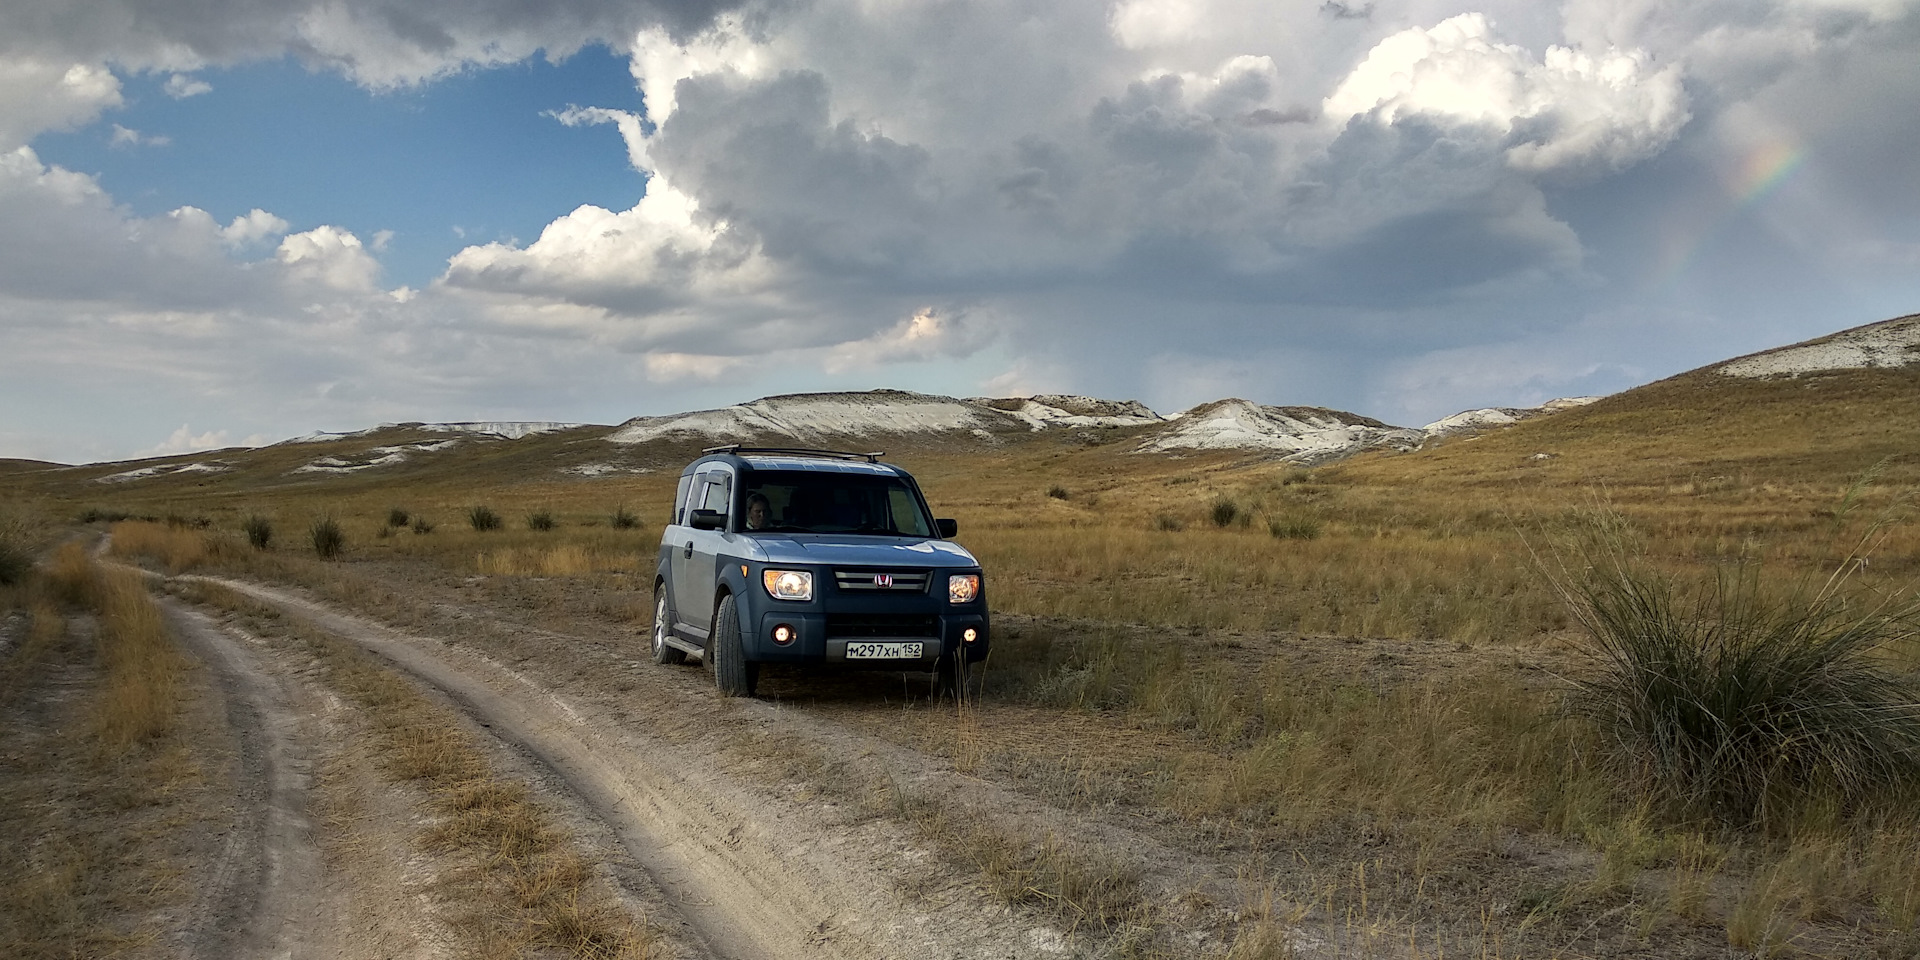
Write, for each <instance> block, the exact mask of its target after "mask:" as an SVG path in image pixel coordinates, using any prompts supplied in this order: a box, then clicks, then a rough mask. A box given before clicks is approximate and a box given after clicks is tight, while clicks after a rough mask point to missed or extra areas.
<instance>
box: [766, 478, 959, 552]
mask: <svg viewBox="0 0 1920 960" xmlns="http://www.w3.org/2000/svg"><path fill="white" fill-rule="evenodd" d="M745 482H746V488H745V491H744V493H745V498H744V499H743V500H742V512H741V514H740V517H741V522H740V529H741V530H743V531H746V532H749V533H762V532H766V533H873V534H883V535H885V534H892V535H897V536H908V537H930V536H933V521H932V520H930V519H928V518H927V513H926V510H925V509H923V508H922V507H921V506H920V498H919V497H917V496H915V495H914V493H913V488H912V487H909V486H907V484H906V483H905V481H902V480H900V479H899V478H897V477H885V476H874V475H863V474H848V473H826V472H813V471H807V470H756V471H753V472H752V473H748V474H746V475H745Z"/></svg>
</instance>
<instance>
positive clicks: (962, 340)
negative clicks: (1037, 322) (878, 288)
mask: <svg viewBox="0 0 1920 960" xmlns="http://www.w3.org/2000/svg"><path fill="white" fill-rule="evenodd" d="M989 337H990V333H989V332H988V331H986V330H984V329H982V328H981V327H980V326H979V325H978V324H975V323H970V322H968V318H967V316H966V315H965V314H960V315H957V316H947V315H943V314H941V313H938V312H936V311H935V310H934V308H932V307H923V308H921V309H920V310H918V311H915V313H914V314H913V316H911V317H908V318H906V319H905V320H902V321H900V322H899V323H897V324H895V325H893V326H892V327H889V328H887V329H885V330H882V331H880V332H879V333H876V334H874V335H873V336H871V337H866V338H863V339H860V340H853V341H849V342H847V343H842V344H839V345H837V346H835V347H833V348H831V349H830V350H828V351H827V356H826V359H825V360H824V361H823V362H822V364H821V366H822V369H824V370H826V372H828V373H844V372H846V371H849V370H859V369H871V368H874V367H880V366H884V365H887V364H893V363H915V362H920V361H926V360H937V359H942V358H949V357H964V356H967V355H969V354H971V353H973V352H974V351H975V350H978V349H980V347H982V346H984V345H985V343H986V340H987V339H988V338H989Z"/></svg>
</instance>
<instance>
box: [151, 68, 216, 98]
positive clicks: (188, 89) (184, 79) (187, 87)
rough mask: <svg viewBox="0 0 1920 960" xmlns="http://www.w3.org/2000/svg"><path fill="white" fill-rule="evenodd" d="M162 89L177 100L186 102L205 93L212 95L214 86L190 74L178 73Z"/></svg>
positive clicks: (170, 77)
mask: <svg viewBox="0 0 1920 960" xmlns="http://www.w3.org/2000/svg"><path fill="white" fill-rule="evenodd" d="M160 89H161V90H162V91H164V92H165V93H166V95H167V96H169V97H172V98H174V99H175V100H185V99H187V98H188V97H197V96H199V95H201V94H203V93H212V92H213V84H211V83H208V82H206V81H205V80H202V79H200V78H198V77H195V76H192V75H190V74H185V73H176V74H173V75H172V76H169V77H168V78H167V82H166V83H164V84H161V86H160Z"/></svg>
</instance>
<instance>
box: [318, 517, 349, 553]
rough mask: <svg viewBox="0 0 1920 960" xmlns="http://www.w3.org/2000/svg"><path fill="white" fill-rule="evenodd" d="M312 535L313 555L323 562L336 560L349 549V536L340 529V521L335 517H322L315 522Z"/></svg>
mask: <svg viewBox="0 0 1920 960" xmlns="http://www.w3.org/2000/svg"><path fill="white" fill-rule="evenodd" d="M310 533H311V537H312V540H313V554H314V556H316V557H319V558H320V559H322V560H332V559H335V558H336V557H338V556H340V554H341V552H342V551H344V550H345V549H346V547H347V535H346V533H345V532H343V531H342V530H341V529H340V521H338V520H336V519H334V518H333V517H329V516H321V517H319V518H318V519H316V520H314V521H313V528H312V530H311V531H310Z"/></svg>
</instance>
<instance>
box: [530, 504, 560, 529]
mask: <svg viewBox="0 0 1920 960" xmlns="http://www.w3.org/2000/svg"><path fill="white" fill-rule="evenodd" d="M558 525H559V524H557V523H555V522H554V519H553V511H551V510H535V511H534V512H532V513H529V514H527V529H528V530H539V531H541V532H542V533H545V532H548V531H551V530H553V528H554V527H556V526H558Z"/></svg>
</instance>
